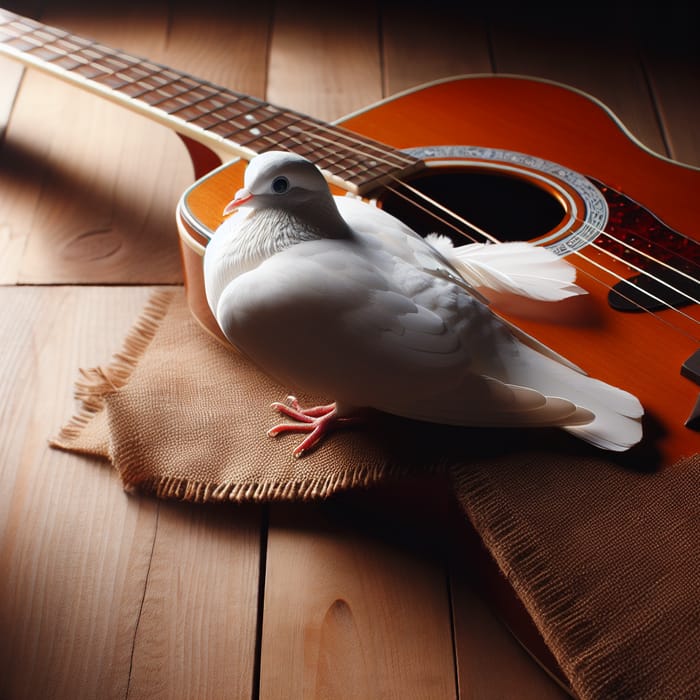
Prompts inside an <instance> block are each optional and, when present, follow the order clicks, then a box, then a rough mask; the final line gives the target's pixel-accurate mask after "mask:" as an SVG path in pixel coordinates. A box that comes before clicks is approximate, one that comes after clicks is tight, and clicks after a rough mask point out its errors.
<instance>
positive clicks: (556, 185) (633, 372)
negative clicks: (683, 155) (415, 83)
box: [179, 76, 700, 467]
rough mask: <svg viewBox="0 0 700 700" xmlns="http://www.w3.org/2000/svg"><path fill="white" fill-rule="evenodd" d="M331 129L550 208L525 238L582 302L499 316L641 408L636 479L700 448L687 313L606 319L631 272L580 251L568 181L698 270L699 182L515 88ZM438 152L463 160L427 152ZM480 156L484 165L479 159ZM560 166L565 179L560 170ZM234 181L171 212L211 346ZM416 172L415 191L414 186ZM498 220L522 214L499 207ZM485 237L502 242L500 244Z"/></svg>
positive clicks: (467, 86) (551, 93)
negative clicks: (623, 211)
mask: <svg viewBox="0 0 700 700" xmlns="http://www.w3.org/2000/svg"><path fill="white" fill-rule="evenodd" d="M342 126H343V127H346V128H348V129H350V130H353V131H357V132H358V133H360V134H362V135H363V136H369V137H371V138H372V139H376V140H377V141H380V142H383V143H386V144H388V145H390V146H392V147H394V148H397V149H419V150H417V151H416V153H418V154H419V155H422V154H425V153H429V154H430V153H433V152H434V157H427V158H426V164H427V165H428V166H429V167H428V169H427V171H425V172H427V173H441V174H442V173H444V174H446V175H447V176H448V177H455V178H459V177H461V176H462V175H463V174H464V173H465V172H469V171H472V172H479V173H483V172H485V171H488V173H493V172H494V171H496V172H499V173H500V174H502V175H504V176H505V177H507V178H514V179H515V180H518V181H521V182H527V183H529V184H530V185H532V186H533V188H539V189H541V190H543V191H544V192H545V193H547V194H548V195H549V196H551V197H552V198H554V199H555V200H556V201H557V202H559V204H560V205H561V207H562V212H563V216H562V222H561V223H558V224H556V225H555V226H554V227H552V229H551V230H548V231H542V230H539V231H537V233H536V235H535V236H528V235H524V236H523V237H524V238H535V239H536V240H538V241H540V242H542V243H543V244H545V243H546V244H547V245H552V246H554V247H555V248H556V247H557V246H558V247H559V248H560V249H562V250H564V249H566V248H567V246H568V247H569V249H571V248H578V250H574V251H573V252H570V253H569V254H568V259H569V261H570V262H571V263H572V264H574V265H575V266H576V267H577V268H578V270H579V275H578V283H579V284H580V285H581V286H583V287H585V288H586V289H587V290H588V291H589V295H588V296H587V297H586V298H578V299H574V300H572V301H565V302H559V303H558V304H557V308H556V310H555V313H553V314H551V313H550V311H548V312H547V316H546V318H545V319H544V320H543V317H542V316H541V315H540V316H538V315H537V314H536V313H535V312H536V309H534V308H528V307H527V306H525V307H523V308H520V309H518V313H517V314H515V313H505V312H504V311H503V310H502V309H501V310H500V312H501V313H503V315H505V316H507V317H509V318H510V320H512V321H513V322H515V323H516V324H517V325H518V326H520V327H521V328H523V329H524V330H526V331H527V332H529V333H531V334H532V335H534V336H535V337H537V338H538V339H539V340H541V341H542V342H544V343H546V344H547V345H549V346H551V347H552V348H554V349H555V350H557V351H558V352H560V353H562V354H563V355H565V356H566V357H569V358H570V359H572V360H573V361H574V362H576V363H577V364H579V365H580V366H581V367H583V368H584V369H585V370H586V371H588V372H589V373H590V374H592V375H594V376H597V377H599V378H601V379H603V380H604V381H607V382H609V383H611V384H615V385H618V386H621V387H623V388H625V389H627V390H629V391H631V392H633V393H634V394H636V395H637V396H638V397H639V398H640V400H641V401H642V403H643V404H644V406H645V409H646V411H647V417H646V418H645V434H646V437H645V440H644V443H643V446H644V451H643V452H642V454H641V455H640V459H643V460H645V466H647V467H652V466H669V465H671V464H673V463H675V462H676V461H677V460H678V459H680V458H681V457H684V456H688V455H691V454H695V453H697V452H698V446H699V444H700V434H698V432H696V431H694V430H691V429H690V428H688V427H685V426H684V423H685V421H686V419H687V417H688V415H689V413H690V411H691V409H692V408H693V406H694V404H695V402H696V399H697V396H698V392H699V391H700V387H698V386H697V385H696V384H695V383H694V382H693V381H692V380H691V379H690V378H687V377H684V376H681V373H680V370H681V366H682V364H683V363H684V362H685V360H686V359H687V358H688V357H689V356H691V355H692V354H693V353H694V352H696V351H697V349H698V345H699V343H698V336H699V335H700V313H699V311H698V305H697V303H695V304H690V305H688V306H685V307H684V308H683V309H682V313H680V312H679V310H676V309H668V308H667V309H664V310H662V311H658V312H655V313H654V314H651V313H646V312H641V313H621V312H619V311H614V310H613V309H611V307H610V305H609V304H608V300H607V298H608V293H609V289H610V288H611V287H612V286H614V285H615V284H616V283H618V282H619V281H620V280H621V279H627V278H630V277H632V276H634V275H635V274H636V270H635V269H634V268H633V267H630V266H629V265H628V264H627V263H626V262H620V261H617V260H615V259H613V258H611V257H610V256H609V255H608V253H607V252H606V251H605V250H603V249H601V248H598V247H594V246H593V245H590V244H588V245H584V243H585V241H583V242H582V241H581V240H580V239H581V235H580V232H581V230H582V229H584V228H585V226H584V225H583V224H582V223H581V221H580V220H583V221H584V223H585V222H586V221H587V220H588V219H590V214H591V212H590V211H589V210H590V209H591V208H592V207H595V206H597V201H598V200H596V199H595V196H594V198H593V200H592V201H590V200H589V201H587V200H586V197H585V193H584V195H583V196H582V194H581V192H580V186H579V185H578V184H577V183H576V182H573V185H572V179H571V176H570V172H569V171H573V172H574V174H581V175H584V176H587V177H590V178H595V180H596V181H599V182H600V183H603V184H604V185H606V186H608V187H610V188H613V189H614V190H615V191H616V193H620V194H615V196H616V197H618V199H619V198H620V196H622V197H623V198H624V200H625V201H626V203H627V205H628V206H629V207H638V208H639V209H640V211H641V212H642V213H644V215H645V216H647V217H650V215H649V214H648V213H647V212H644V209H642V208H641V206H640V205H643V207H644V208H645V209H647V210H648V211H649V212H651V213H652V214H653V215H654V216H655V217H657V218H658V219H659V220H660V222H661V223H662V224H664V225H665V227H667V228H670V229H673V230H674V231H677V232H681V234H682V236H684V237H685V238H687V239H689V240H688V241H687V244H688V246H689V247H690V248H691V253H692V254H693V255H695V256H697V247H698V244H697V242H698V240H699V238H700V230H699V229H700V203H699V202H698V197H697V194H698V192H700V171H698V170H696V169H693V168H690V167H686V166H682V165H679V164H677V163H675V162H672V161H670V160H668V159H665V158H662V157H660V156H657V155H655V154H653V153H651V152H650V151H648V150H647V149H645V148H644V147H643V146H642V145H641V144H639V143H638V142H636V141H635V140H634V138H633V137H632V136H631V135H630V134H629V133H627V132H626V131H625V129H624V127H623V126H622V125H621V124H620V122H619V121H618V120H617V119H616V118H615V117H614V115H613V114H612V113H611V112H609V111H608V110H607V109H606V108H605V107H604V106H603V105H601V104H600V103H598V102H597V101H595V100H594V99H593V98H590V97H588V96H586V95H584V94H582V93H579V92H577V91H574V90H571V89H569V88H565V87H563V86H561V85H556V84H552V83H548V82H544V81H535V80H530V79H525V78H520V77H500V76H497V77H494V76H483V77H482V76H476V77H465V78H460V79H453V80H448V81H445V82H441V83H436V84H432V85H429V86H426V87H423V88H420V89H417V90H414V91H410V92H408V93H405V94H402V95H400V96H398V97H395V98H392V99H389V100H387V101H385V102H382V103H380V104H378V105H375V106H373V107H371V108H369V109H367V110H366V111H363V112H361V113H358V114H355V115H353V116H351V117H349V118H348V119H347V120H345V121H343V122H342ZM446 146H449V147H458V146H463V147H469V148H436V149H434V151H433V150H430V147H446ZM471 147H477V148H471ZM494 151H495V156H493V153H491V152H494ZM485 153H491V157H490V158H487V159H484V158H483V156H484V154H485ZM445 154H447V155H445ZM465 154H468V155H465ZM473 154H476V156H475V157H473ZM519 154H526V155H527V156H531V158H529V157H525V158H523V157H521V156H520V155H519ZM494 157H495V160H493V158H494ZM499 158H502V160H499ZM543 163H544V165H543ZM557 164H560V165H561V166H564V167H562V168H557V167H556V165H557ZM553 165H554V166H555V167H552V166H553ZM543 167H544V169H545V170H544V171H543V170H542V169H541V168H543ZM244 169H245V163H244V162H241V161H239V162H235V163H233V164H230V165H227V166H224V167H222V168H220V169H218V170H216V171H214V172H213V173H211V174H209V175H208V176H206V177H204V178H202V179H200V180H199V181H198V182H197V183H196V184H195V185H194V186H193V187H192V188H190V189H189V190H188V191H187V192H186V193H185V194H184V195H183V198H182V200H181V203H180V207H179V224H180V230H181V238H182V241H183V243H184V245H183V252H184V260H185V270H186V276H187V283H188V290H189V298H190V303H191V306H192V310H193V312H194V313H195V315H196V316H197V317H198V318H199V319H200V320H201V321H202V323H203V324H204V325H205V326H206V327H207V328H208V329H210V330H211V331H212V332H213V333H217V329H216V324H215V323H214V322H213V319H212V318H211V317H210V314H209V311H208V308H207V307H206V303H205V300H204V297H203V285H202V279H201V260H200V256H201V254H202V253H203V246H204V245H205V244H206V240H207V236H208V235H210V234H211V232H212V231H213V230H214V229H215V228H216V227H217V226H218V224H219V223H220V222H221V211H222V210H223V207H224V205H225V204H226V202H228V201H229V200H230V199H231V195H232V193H233V192H235V190H236V189H237V188H238V187H240V185H241V182H242V176H243V171H244ZM425 172H421V173H419V174H418V175H416V176H414V177H419V178H422V177H423V176H424V175H425ZM441 177H442V175H441ZM408 179H409V180H410V178H408ZM443 179H444V178H443ZM585 182H586V183H588V182H589V181H588V180H587V179H585ZM506 191H507V190H506ZM596 191H597V192H600V190H599V189H597V190H596ZM388 195H389V193H387V191H386V189H384V190H382V189H380V190H378V191H376V192H374V193H372V196H373V197H377V198H378V199H379V200H380V202H381V201H382V198H386V197H387V196H388ZM463 196H464V198H465V201H467V200H468V198H469V196H470V191H469V189H468V180H465V186H464V192H463ZM480 196H481V195H480ZM453 199H454V195H453ZM457 200H459V193H458V196H457ZM457 206H458V205H457ZM498 206H499V207H502V208H508V207H509V206H516V207H517V206H519V204H514V205H511V204H510V203H509V201H507V200H506V201H500V202H499V204H498ZM601 216H602V217H603V219H602V221H601V220H600V217H598V218H597V219H596V217H595V216H593V219H592V220H591V223H590V228H591V230H592V231H593V235H590V231H589V234H588V236H587V237H586V234H585V232H584V236H583V237H584V238H585V239H586V240H588V239H590V241H592V240H594V239H595V237H596V235H595V234H597V231H596V227H597V226H598V225H599V224H600V223H602V224H603V225H607V219H608V218H609V212H608V213H604V214H602V215H601ZM651 218H652V220H653V217H651ZM516 219H517V216H516ZM596 222H597V223H596ZM409 223H411V224H412V225H414V226H415V224H414V223H413V222H409ZM659 225H660V226H661V224H659ZM434 228H435V227H433V228H432V229H427V230H424V231H421V232H423V233H428V232H429V231H430V230H434ZM462 228H464V227H462ZM662 229H663V227H662ZM524 230H527V226H524ZM572 230H573V231H574V234H572ZM576 230H578V232H579V233H578V234H577V233H576V232H575V231H576ZM491 233H493V234H495V235H496V236H497V237H498V236H499V231H498V230H491ZM661 243H663V241H661ZM618 247H620V246H618ZM624 247H625V246H622V248H624ZM632 264H635V263H632ZM696 269H697V268H696ZM695 274H696V275H697V272H696V273H695ZM696 288H697V285H696ZM695 296H696V298H697V292H696V294H695Z"/></svg>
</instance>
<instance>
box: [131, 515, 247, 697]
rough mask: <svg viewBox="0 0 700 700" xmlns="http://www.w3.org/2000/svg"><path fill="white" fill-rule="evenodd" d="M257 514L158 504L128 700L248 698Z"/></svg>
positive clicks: (135, 642) (136, 636)
mask: <svg viewBox="0 0 700 700" xmlns="http://www.w3.org/2000/svg"><path fill="white" fill-rule="evenodd" d="M259 544H260V508H259V507H238V508H236V507H228V506H208V507H202V506H192V505H191V504H180V503H163V504H160V505H159V509H158V521H157V529H156V537H155V539H154V542H153V555H152V559H151V565H150V568H149V572H148V581H147V584H146V590H145V595H144V598H143V603H142V607H141V615H140V618H139V623H138V628H137V630H136V635H135V638H134V652H133V661H132V668H131V676H130V682H129V693H128V697H129V698H134V699H136V698H144V700H145V699H149V700H150V699H151V698H173V697H180V698H201V699H202V700H205V699H206V698H212V699H213V698H224V697H226V698H248V697H251V695H252V693H253V685H254V680H255V679H254V674H255V651H256V650H255V645H256V634H257V616H258V607H257V606H258V577H259V573H260V572H259V562H260V552H259Z"/></svg>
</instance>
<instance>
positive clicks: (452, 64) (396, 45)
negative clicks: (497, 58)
mask: <svg viewBox="0 0 700 700" xmlns="http://www.w3.org/2000/svg"><path fill="white" fill-rule="evenodd" d="M380 17H381V29H382V49H383V71H382V74H383V89H384V96H385V97H388V96H390V95H394V94H396V93H397V92H401V91H402V90H406V89H408V88H412V87H415V86H416V85H421V84H423V83H427V82H430V81H432V80H439V79H442V78H446V77H450V76H456V75H462V74H473V73H490V72H491V71H492V65H491V57H490V45H489V35H488V31H487V24H486V19H485V17H484V16H483V14H482V13H479V12H476V11H474V8H473V7H471V6H467V5H461V4H458V3H454V2H445V1H444V0H441V1H438V2H437V3H431V7H430V11H429V12H426V8H425V6H424V5H422V4H418V3H403V2H386V3H382V8H381V16H380Z"/></svg>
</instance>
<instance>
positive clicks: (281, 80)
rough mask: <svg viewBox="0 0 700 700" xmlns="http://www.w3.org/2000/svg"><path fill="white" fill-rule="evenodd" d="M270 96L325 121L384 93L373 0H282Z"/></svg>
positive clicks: (276, 18) (272, 57)
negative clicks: (346, 1)
mask: <svg viewBox="0 0 700 700" xmlns="http://www.w3.org/2000/svg"><path fill="white" fill-rule="evenodd" d="M269 60H270V62H269V69H268V84H267V99H268V101H270V102H272V103H274V104H277V105H280V106H282V107H287V108H289V109H295V110H298V111H300V112H303V113H305V114H310V115H312V116H314V117H317V118H319V119H324V120H325V121H332V120H334V119H338V118H340V117H342V116H344V115H346V114H349V113H350V112H352V111H354V110H356V109H360V108H361V107H364V106H366V105H368V104H371V103H372V102H375V101H377V100H379V99H380V98H381V96H382V91H381V73H380V62H379V37H378V33H377V11H376V8H375V4H374V2H372V0H360V1H359V2H355V3H352V4H338V3H335V4H334V3H326V2H322V1H321V0H296V1H295V2H277V3H276V5H275V14H274V23H273V34H272V43H271V46H270V59H269Z"/></svg>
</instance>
